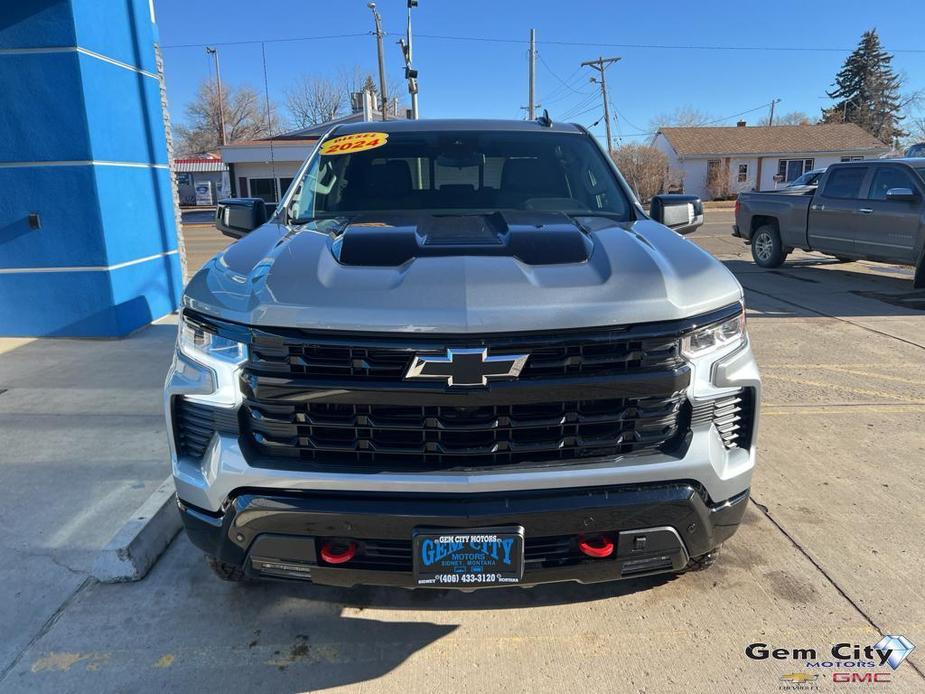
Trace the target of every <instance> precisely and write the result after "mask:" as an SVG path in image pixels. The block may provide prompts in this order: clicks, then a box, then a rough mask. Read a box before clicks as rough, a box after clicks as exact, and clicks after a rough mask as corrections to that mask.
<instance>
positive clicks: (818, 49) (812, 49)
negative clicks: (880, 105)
mask: <svg viewBox="0 0 925 694" xmlns="http://www.w3.org/2000/svg"><path fill="white" fill-rule="evenodd" d="M419 36H421V37H422V38H428V39H441V40H447V41H481V42H487V43H525V41H524V40H523V39H504V38H493V37H487V36H451V35H448V34H419ZM543 43H544V44H546V45H549V46H580V47H606V48H647V49H655V50H690V51H771V52H785V53H786V52H791V53H851V52H852V51H854V50H855V48H856V46H852V47H851V48H835V47H825V46H720V45H697V44H664V43H604V42H594V41H543ZM886 50H888V51H889V52H890V53H925V48H892V49H891V48H887V49H886Z"/></svg>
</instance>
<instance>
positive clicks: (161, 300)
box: [109, 253, 183, 335]
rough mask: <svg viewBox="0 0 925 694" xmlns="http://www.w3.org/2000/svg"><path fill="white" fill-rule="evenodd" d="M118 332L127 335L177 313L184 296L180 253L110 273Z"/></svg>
mask: <svg viewBox="0 0 925 694" xmlns="http://www.w3.org/2000/svg"><path fill="white" fill-rule="evenodd" d="M109 275H110V279H111V282H112V310H113V316H114V318H113V320H114V321H115V326H116V332H115V333H113V335H127V334H128V333H130V332H132V331H133V330H135V329H137V328H138V326H140V325H146V324H147V323H150V322H151V321H152V320H156V319H158V318H161V317H163V316H166V315H167V314H168V313H171V312H172V311H174V310H175V309H176V308H177V306H178V304H179V301H180V295H181V293H182V292H183V274H182V273H181V272H180V256H179V254H177V253H173V254H170V255H166V256H163V257H160V258H154V259H152V260H147V261H145V262H143V263H137V264H135V265H129V266H127V267H122V268H119V269H117V270H113V271H112V272H110V273H109Z"/></svg>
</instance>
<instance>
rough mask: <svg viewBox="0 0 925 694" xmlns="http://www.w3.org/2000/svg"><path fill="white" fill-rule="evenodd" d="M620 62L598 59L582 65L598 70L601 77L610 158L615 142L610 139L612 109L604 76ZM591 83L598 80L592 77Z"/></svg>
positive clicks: (610, 59)
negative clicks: (609, 68)
mask: <svg viewBox="0 0 925 694" xmlns="http://www.w3.org/2000/svg"><path fill="white" fill-rule="evenodd" d="M618 60H621V58H598V59H597V60H586V61H585V62H583V63H582V64H581V66H582V67H590V68H593V69H595V70H597V71H598V72H599V73H600V75H601V79H600V84H601V98H603V100H604V128H605V130H606V131H607V156H608V157H609V156H610V153H611V152H613V140H612V138H611V137H610V107H609V105H608V102H607V78H606V77H605V76H604V71H605V70H606V69H607V68H608V67H610V66H611V65H613V64H614V63H615V62H617V61H618ZM591 81H592V82H596V81H597V80H595V79H594V78H593V77H592V78H591Z"/></svg>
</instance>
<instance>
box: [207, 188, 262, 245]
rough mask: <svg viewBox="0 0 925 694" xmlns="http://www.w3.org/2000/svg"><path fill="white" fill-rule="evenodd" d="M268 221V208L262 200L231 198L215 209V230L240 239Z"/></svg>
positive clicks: (219, 203)
mask: <svg viewBox="0 0 925 694" xmlns="http://www.w3.org/2000/svg"><path fill="white" fill-rule="evenodd" d="M266 221H267V206H266V203H265V202H264V201H263V200H262V199H261V198H229V199H227V200H219V201H218V205H216V207H215V228H216V229H218V230H219V231H220V232H222V233H223V234H224V235H225V236H230V237H231V238H233V239H239V238H241V237H242V236H244V235H245V234H247V233H249V232H251V231H253V230H254V229H256V228H257V227H259V226H260V225H261V224H264V223H265V222H266Z"/></svg>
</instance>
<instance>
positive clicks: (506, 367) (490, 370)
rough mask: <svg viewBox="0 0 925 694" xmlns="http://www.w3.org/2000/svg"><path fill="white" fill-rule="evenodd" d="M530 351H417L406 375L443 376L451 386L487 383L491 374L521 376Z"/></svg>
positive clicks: (421, 377)
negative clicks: (420, 352) (515, 352)
mask: <svg viewBox="0 0 925 694" xmlns="http://www.w3.org/2000/svg"><path fill="white" fill-rule="evenodd" d="M528 356H530V355H528V354H505V355H501V356H494V355H493V356H488V350H487V349H485V348H482V347H478V348H475V349H448V350H447V351H446V356H444V355H429V354H424V355H421V354H417V355H415V357H414V361H413V362H411V366H410V367H409V368H408V372H407V373H406V374H405V378H406V379H425V378H426V379H440V380H444V381H446V382H447V385H450V386H484V385H487V384H488V379H490V378H517V377H518V376H519V375H520V372H521V371H522V370H523V368H524V364H526V363H527V357H528Z"/></svg>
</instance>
